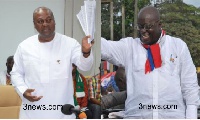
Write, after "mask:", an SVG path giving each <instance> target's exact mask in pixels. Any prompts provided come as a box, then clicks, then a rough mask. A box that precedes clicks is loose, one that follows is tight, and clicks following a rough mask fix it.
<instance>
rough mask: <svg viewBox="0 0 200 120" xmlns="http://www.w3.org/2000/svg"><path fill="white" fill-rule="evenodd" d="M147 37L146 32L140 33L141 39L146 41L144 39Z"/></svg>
mask: <svg viewBox="0 0 200 120" xmlns="http://www.w3.org/2000/svg"><path fill="white" fill-rule="evenodd" d="M148 38H149V34H148V33H147V32H145V33H143V34H141V39H142V40H144V41H146V40H148Z"/></svg>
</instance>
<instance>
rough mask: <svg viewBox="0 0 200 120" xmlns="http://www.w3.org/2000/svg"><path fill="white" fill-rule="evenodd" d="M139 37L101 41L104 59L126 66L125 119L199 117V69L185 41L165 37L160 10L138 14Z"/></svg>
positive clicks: (152, 8)
mask: <svg viewBox="0 0 200 120" xmlns="http://www.w3.org/2000/svg"><path fill="white" fill-rule="evenodd" d="M137 29H138V32H139V38H135V39H134V38H132V37H127V38H123V39H121V40H120V41H107V40H105V39H104V38H102V39H101V56H102V59H103V60H108V61H109V62H110V63H113V64H115V65H118V66H123V67H125V71H126V76H127V99H126V101H125V116H124V118H136V119H137V118H148V119H152V118H161V119H165V118H166V119H170V118H174V119H175V118H178V119H184V118H197V106H198V101H199V96H198V89H199V87H198V84H197V74H196V69H195V66H194V64H193V61H192V58H191V55H190V52H189V50H188V47H187V45H186V43H185V42H184V41H182V40H181V39H179V38H175V37H172V36H169V35H166V34H165V31H164V30H162V28H161V22H160V14H159V11H158V10H157V9H156V8H154V7H151V6H147V7H144V8H142V9H141V10H140V12H139V14H138V23H137Z"/></svg>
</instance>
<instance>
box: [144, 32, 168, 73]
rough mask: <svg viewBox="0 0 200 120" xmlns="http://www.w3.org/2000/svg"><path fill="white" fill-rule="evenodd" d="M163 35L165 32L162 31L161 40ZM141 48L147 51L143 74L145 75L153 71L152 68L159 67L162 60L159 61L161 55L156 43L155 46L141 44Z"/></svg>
mask: <svg viewBox="0 0 200 120" xmlns="http://www.w3.org/2000/svg"><path fill="white" fill-rule="evenodd" d="M164 35H165V31H164V30H162V35H161V38H162V37H163V36H164ZM161 38H160V39H161ZM143 47H144V48H145V49H146V50H147V55H148V57H147V60H146V63H145V74H147V73H149V72H151V71H153V70H154V68H159V67H161V64H162V60H161V55H160V45H159V43H158V42H157V43H156V44H153V45H144V44H143Z"/></svg>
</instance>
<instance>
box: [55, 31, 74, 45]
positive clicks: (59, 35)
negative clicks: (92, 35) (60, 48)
mask: <svg viewBox="0 0 200 120" xmlns="http://www.w3.org/2000/svg"><path fill="white" fill-rule="evenodd" d="M56 37H58V38H60V40H61V41H63V42H70V43H71V42H77V40H76V39H74V38H71V37H69V36H66V35H63V34H60V33H56Z"/></svg>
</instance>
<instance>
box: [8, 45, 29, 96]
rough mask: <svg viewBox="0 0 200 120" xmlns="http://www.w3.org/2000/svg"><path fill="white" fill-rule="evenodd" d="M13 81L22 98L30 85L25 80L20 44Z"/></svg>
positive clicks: (15, 59)
mask: <svg viewBox="0 0 200 120" xmlns="http://www.w3.org/2000/svg"><path fill="white" fill-rule="evenodd" d="M11 81H12V84H13V86H14V87H15V89H16V91H17V93H18V94H19V96H20V97H21V99H22V98H23V93H24V92H25V91H26V90H27V89H28V86H27V85H26V84H25V81H24V66H23V58H22V54H21V47H20V46H18V48H17V51H16V53H15V55H14V65H13V68H12V71H11Z"/></svg>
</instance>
